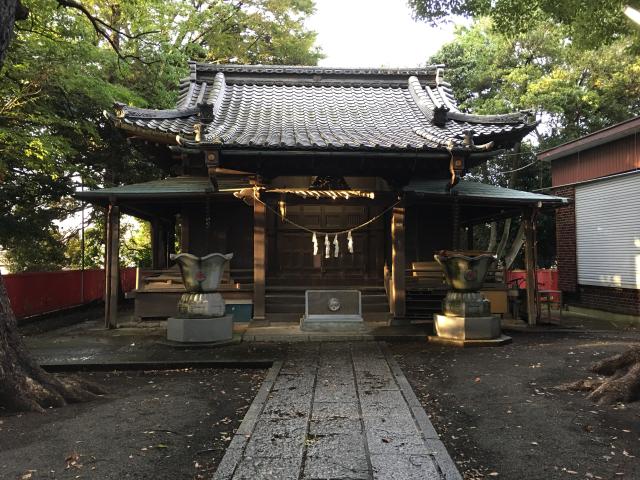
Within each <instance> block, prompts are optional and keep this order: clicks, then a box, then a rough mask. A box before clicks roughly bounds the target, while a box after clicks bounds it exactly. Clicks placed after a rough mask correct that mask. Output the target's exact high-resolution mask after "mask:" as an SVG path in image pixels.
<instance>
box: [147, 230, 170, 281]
mask: <svg viewBox="0 0 640 480" xmlns="http://www.w3.org/2000/svg"><path fill="white" fill-rule="evenodd" d="M168 257H169V251H168V244H167V228H166V226H165V225H164V224H163V223H162V222H161V221H160V220H154V221H152V222H151V268H153V269H154V270H161V269H163V268H167V261H168Z"/></svg>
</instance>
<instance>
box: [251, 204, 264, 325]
mask: <svg viewBox="0 0 640 480" xmlns="http://www.w3.org/2000/svg"><path fill="white" fill-rule="evenodd" d="M256 195H257V193H256ZM266 233H267V209H266V207H265V205H264V204H263V203H262V202H259V201H257V200H254V201H253V319H252V321H251V323H253V324H254V325H268V322H267V319H266V315H265V311H266V305H265V303H266V302H265V276H266V266H267V265H266V261H267V242H266V240H267V235H266Z"/></svg>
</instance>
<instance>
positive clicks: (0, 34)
mask: <svg viewBox="0 0 640 480" xmlns="http://www.w3.org/2000/svg"><path fill="white" fill-rule="evenodd" d="M28 14H29V11H28V10H27V9H26V8H24V7H23V6H22V4H21V3H20V0H0V69H2V65H4V59H5V57H6V55H7V50H8V49H9V44H10V43H11V39H12V38H13V24H14V23H15V21H16V20H24V19H26V18H27V15H28Z"/></svg>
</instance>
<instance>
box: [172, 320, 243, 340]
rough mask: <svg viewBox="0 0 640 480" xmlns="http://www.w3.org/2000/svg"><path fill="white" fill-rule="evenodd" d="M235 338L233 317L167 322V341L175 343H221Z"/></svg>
mask: <svg viewBox="0 0 640 480" xmlns="http://www.w3.org/2000/svg"><path fill="white" fill-rule="evenodd" d="M232 337H233V316H232V315H225V316H223V317H211V318H175V317H171V318H169V319H168V320H167V340H172V341H174V342H199V343H202V342H221V341H226V340H231V338H232Z"/></svg>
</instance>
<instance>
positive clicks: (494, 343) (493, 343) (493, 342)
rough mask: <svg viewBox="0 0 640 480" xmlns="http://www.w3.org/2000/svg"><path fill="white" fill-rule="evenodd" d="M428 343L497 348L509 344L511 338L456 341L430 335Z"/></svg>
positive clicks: (502, 336)
mask: <svg viewBox="0 0 640 480" xmlns="http://www.w3.org/2000/svg"><path fill="white" fill-rule="evenodd" d="M428 339H429V342H433V343H438V344H441V345H450V346H453V347H463V348H466V347H499V346H501V345H507V344H508V343H511V337H508V336H506V335H500V336H499V337H498V338H491V339H489V340H458V339H455V338H445V337H438V336H436V335H430V336H429V337H428Z"/></svg>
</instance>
